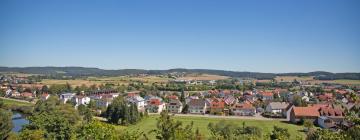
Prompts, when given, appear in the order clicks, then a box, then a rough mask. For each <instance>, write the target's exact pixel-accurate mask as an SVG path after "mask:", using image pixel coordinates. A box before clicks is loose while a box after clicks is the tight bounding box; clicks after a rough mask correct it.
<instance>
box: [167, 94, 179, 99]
mask: <svg viewBox="0 0 360 140" xmlns="http://www.w3.org/2000/svg"><path fill="white" fill-rule="evenodd" d="M167 98H168V99H178V97H177V96H176V95H170V96H167Z"/></svg>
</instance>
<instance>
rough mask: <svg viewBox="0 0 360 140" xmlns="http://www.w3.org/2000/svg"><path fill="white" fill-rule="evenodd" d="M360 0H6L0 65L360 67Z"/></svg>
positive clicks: (1, 4) (0, 23)
mask: <svg viewBox="0 0 360 140" xmlns="http://www.w3.org/2000/svg"><path fill="white" fill-rule="evenodd" d="M359 7H360V1H359V0H143V1H140V0H124V1H120V0H118V1H112V0H31V1H30V0H1V1H0V66H9V67H28V66H82V67H97V68H102V69H129V68H136V69H171V68H199V69H220V70H233V71H251V72H274V73H281V72H310V71H320V70H321V71H329V72H360V8H359Z"/></svg>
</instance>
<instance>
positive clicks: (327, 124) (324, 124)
mask: <svg viewBox="0 0 360 140" xmlns="http://www.w3.org/2000/svg"><path fill="white" fill-rule="evenodd" d="M316 124H317V125H319V127H321V128H324V129H332V128H335V127H336V122H335V121H333V120H332V119H331V118H329V117H326V116H320V117H319V118H318V119H317V121H316Z"/></svg>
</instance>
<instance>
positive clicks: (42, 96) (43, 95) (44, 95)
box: [41, 93, 50, 101]
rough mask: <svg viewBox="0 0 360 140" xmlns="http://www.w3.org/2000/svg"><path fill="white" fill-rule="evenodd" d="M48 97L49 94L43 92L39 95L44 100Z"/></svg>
mask: <svg viewBox="0 0 360 140" xmlns="http://www.w3.org/2000/svg"><path fill="white" fill-rule="evenodd" d="M49 97H50V94H47V93H44V94H42V95H41V100H43V101H45V100H47V99H49Z"/></svg>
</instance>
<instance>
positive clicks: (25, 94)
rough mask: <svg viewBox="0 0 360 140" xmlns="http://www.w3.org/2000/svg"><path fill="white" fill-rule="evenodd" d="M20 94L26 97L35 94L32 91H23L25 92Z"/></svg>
mask: <svg viewBox="0 0 360 140" xmlns="http://www.w3.org/2000/svg"><path fill="white" fill-rule="evenodd" d="M20 95H21V96H24V97H32V96H33V94H32V93H30V92H23V93H21V94H20Z"/></svg>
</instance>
